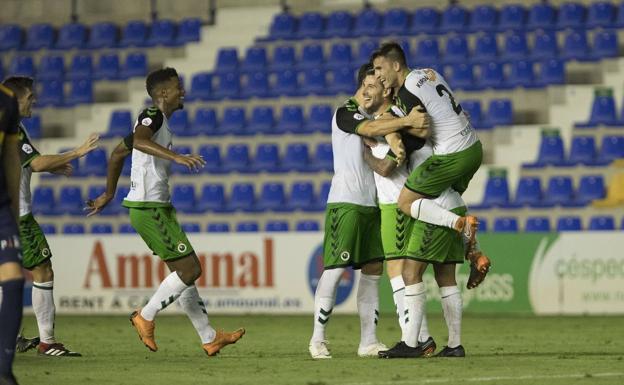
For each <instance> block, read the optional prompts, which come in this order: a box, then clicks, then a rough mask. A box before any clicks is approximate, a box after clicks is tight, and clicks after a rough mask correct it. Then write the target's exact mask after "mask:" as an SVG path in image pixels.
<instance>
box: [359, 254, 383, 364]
mask: <svg viewBox="0 0 624 385" xmlns="http://www.w3.org/2000/svg"><path fill="white" fill-rule="evenodd" d="M382 273H383V263H382V262H381V261H377V262H371V263H367V264H365V265H364V266H362V269H361V274H360V281H359V283H358V291H357V308H358V314H359V316H360V345H359V346H358V355H359V356H360V357H377V354H378V353H379V351H381V350H387V349H388V348H387V347H386V346H385V345H383V344H382V343H380V342H379V341H378V340H377V323H378V321H379V279H380V278H381V274H382Z"/></svg>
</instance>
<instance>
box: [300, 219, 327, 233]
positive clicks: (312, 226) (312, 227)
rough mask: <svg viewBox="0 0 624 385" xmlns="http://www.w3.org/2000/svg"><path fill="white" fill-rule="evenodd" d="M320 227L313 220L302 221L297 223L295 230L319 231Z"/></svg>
mask: <svg viewBox="0 0 624 385" xmlns="http://www.w3.org/2000/svg"><path fill="white" fill-rule="evenodd" d="M320 229H321V225H319V223H318V221H315V220H302V221H298V222H297V225H296V228H295V230H296V231H320Z"/></svg>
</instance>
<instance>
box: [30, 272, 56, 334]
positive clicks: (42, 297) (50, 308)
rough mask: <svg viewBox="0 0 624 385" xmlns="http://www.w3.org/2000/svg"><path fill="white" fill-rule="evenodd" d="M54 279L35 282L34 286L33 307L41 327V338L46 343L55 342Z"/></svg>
mask: <svg viewBox="0 0 624 385" xmlns="http://www.w3.org/2000/svg"><path fill="white" fill-rule="evenodd" d="M53 289H54V281H49V282H33V287H32V307H33V311H34V312H35V317H36V318H37V327H39V339H40V340H41V342H43V343H46V344H53V343H55V342H56V340H55V339H54V318H55V315H56V307H55V306H54V295H53Z"/></svg>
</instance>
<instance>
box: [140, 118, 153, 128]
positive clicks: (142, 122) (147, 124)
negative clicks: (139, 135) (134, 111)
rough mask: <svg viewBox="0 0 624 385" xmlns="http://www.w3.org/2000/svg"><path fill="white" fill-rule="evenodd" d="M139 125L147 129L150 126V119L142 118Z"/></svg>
mask: <svg viewBox="0 0 624 385" xmlns="http://www.w3.org/2000/svg"><path fill="white" fill-rule="evenodd" d="M141 124H142V125H144V126H146V127H149V126H150V124H152V118H143V120H141Z"/></svg>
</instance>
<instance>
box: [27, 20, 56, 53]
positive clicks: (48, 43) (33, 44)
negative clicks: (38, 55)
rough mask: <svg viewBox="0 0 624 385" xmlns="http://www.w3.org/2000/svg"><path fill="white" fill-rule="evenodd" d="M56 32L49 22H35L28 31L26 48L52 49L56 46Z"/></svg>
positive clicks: (31, 49) (34, 49)
mask: <svg viewBox="0 0 624 385" xmlns="http://www.w3.org/2000/svg"><path fill="white" fill-rule="evenodd" d="M55 35H56V33H55V31H54V27H52V25H51V24H48V23H39V24H33V25H31V26H30V28H28V31H27V32H26V44H25V45H24V49H26V50H29V51H36V50H39V49H44V48H45V49H50V48H52V47H53V46H54V39H55V37H56V36H55Z"/></svg>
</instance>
